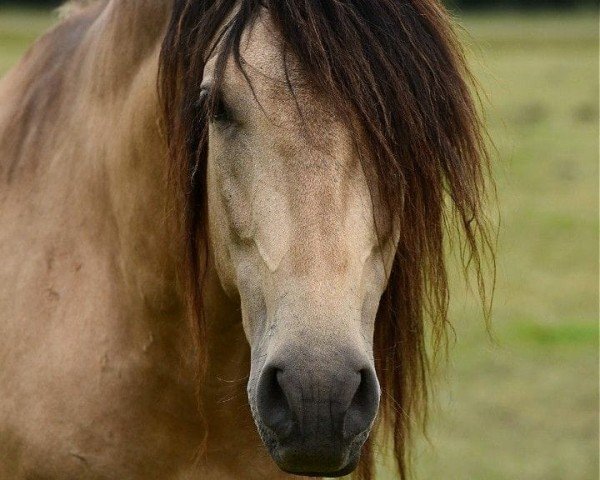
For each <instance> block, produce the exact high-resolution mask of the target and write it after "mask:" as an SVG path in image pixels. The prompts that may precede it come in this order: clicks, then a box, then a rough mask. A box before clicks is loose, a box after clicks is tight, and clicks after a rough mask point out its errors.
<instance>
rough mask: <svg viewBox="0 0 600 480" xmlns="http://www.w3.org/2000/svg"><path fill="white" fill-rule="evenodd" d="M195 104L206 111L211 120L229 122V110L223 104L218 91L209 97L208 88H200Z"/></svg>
mask: <svg viewBox="0 0 600 480" xmlns="http://www.w3.org/2000/svg"><path fill="white" fill-rule="evenodd" d="M210 102H212V103H210ZM197 106H198V107H199V108H201V109H205V111H208V114H209V119H210V121H211V122H231V120H232V118H231V114H230V111H229V109H228V108H227V106H226V105H225V102H224V100H223V97H222V96H221V94H220V92H217V93H216V95H215V97H214V98H211V92H210V89H209V88H204V89H202V91H201V92H200V97H199V99H198V103H197Z"/></svg>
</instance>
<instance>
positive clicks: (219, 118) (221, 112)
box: [211, 96, 231, 122]
mask: <svg viewBox="0 0 600 480" xmlns="http://www.w3.org/2000/svg"><path fill="white" fill-rule="evenodd" d="M211 119H212V121H214V122H228V121H230V120H231V117H230V115H229V111H228V109H227V106H226V105H225V102H224V101H223V99H222V98H221V96H219V97H217V98H216V99H215V103H214V106H213V108H212V113H211Z"/></svg>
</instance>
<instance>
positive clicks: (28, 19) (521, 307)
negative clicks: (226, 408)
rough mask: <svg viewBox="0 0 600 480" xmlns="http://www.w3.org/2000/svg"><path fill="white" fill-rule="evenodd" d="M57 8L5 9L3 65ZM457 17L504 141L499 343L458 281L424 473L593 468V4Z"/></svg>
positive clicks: (531, 474) (554, 477)
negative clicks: (571, 9) (451, 339)
mask: <svg viewBox="0 0 600 480" xmlns="http://www.w3.org/2000/svg"><path fill="white" fill-rule="evenodd" d="M53 21H54V18H53V17H52V16H51V15H49V14H48V13H44V12H16V11H14V10H13V11H2V10H0V74H1V73H4V72H5V71H6V70H7V69H8V68H9V67H10V66H11V65H12V64H14V63H15V61H16V60H17V59H18V57H19V56H20V55H21V54H22V53H23V51H24V50H25V49H26V48H27V45H28V44H29V43H31V41H32V40H33V39H34V38H35V37H36V36H37V35H38V34H39V33H40V32H41V31H42V30H44V29H45V28H46V27H47V26H49V25H50V24H51V23H52V22H53ZM460 23H461V24H462V25H463V26H464V29H465V34H464V37H465V41H466V42H467V43H468V44H469V48H470V50H471V58H472V62H473V66H474V69H475V72H476V73H477V76H478V77H479V79H480V80H481V84H482V87H483V90H484V92H485V94H486V98H487V100H486V103H487V117H488V124H489V127H490V134H491V137H492V139H493V140H494V142H495V144H496V147H497V155H496V160H495V172H496V178H497V183H498V191H499V200H500V210H501V216H502V223H501V229H500V238H499V249H498V285H497V290H496V298H495V308H494V331H495V337H496V343H493V342H491V341H490V340H489V338H488V337H487V334H486V331H485V329H484V326H483V324H482V322H481V318H480V317H481V315H480V312H479V310H477V308H476V306H475V305H474V304H473V302H471V301H469V300H467V299H468V298H469V297H468V295H466V294H465V293H464V292H463V291H462V290H461V288H460V287H459V286H457V287H456V289H455V293H456V295H455V298H456V299H457V300H456V301H455V302H454V305H453V308H452V311H453V318H454V323H455V326H456V332H457V341H456V343H455V344H454V346H453V349H452V357H451V359H452V361H451V363H450V367H449V368H448V369H446V374H445V375H443V376H441V378H440V381H439V383H440V386H439V388H438V395H437V406H436V407H435V408H434V411H433V415H432V425H431V428H430V437H431V443H427V442H425V441H423V442H421V443H420V445H419V448H418V452H417V459H416V460H417V461H416V472H417V474H418V475H417V478H420V479H427V480H437V479H444V480H495V479H502V480H520V479H527V480H595V479H597V478H598V420H599V419H598V401H599V399H598V18H597V16H596V15H595V14H594V13H593V12H588V13H586V12H579V13H574V14H568V13H560V14H555V13H544V14H527V15H525V14H514V13H513V14H493V15H492V14H490V15H484V14H478V15H475V16H466V17H464V18H461V19H460ZM463 299H465V300H464V301H463ZM390 478H391V477H390Z"/></svg>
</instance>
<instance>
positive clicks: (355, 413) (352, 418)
mask: <svg viewBox="0 0 600 480" xmlns="http://www.w3.org/2000/svg"><path fill="white" fill-rule="evenodd" d="M360 376H361V379H360V383H359V385H358V388H357V389H356V392H355V393H354V397H352V401H351V402H350V406H349V407H348V411H347V412H346V416H345V418H344V431H343V434H344V438H346V439H349V438H353V437H355V436H357V435H359V434H361V433H363V432H365V431H367V430H369V429H370V428H371V425H372V424H373V420H374V419H375V415H376V414H377V409H378V407H379V382H378V381H377V376H376V375H375V372H374V370H373V369H372V368H364V369H362V370H361V371H360Z"/></svg>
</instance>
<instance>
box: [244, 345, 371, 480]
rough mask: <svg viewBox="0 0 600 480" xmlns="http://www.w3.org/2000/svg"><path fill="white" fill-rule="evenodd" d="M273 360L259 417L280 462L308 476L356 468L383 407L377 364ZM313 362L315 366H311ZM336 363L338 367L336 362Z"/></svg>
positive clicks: (260, 386) (259, 396)
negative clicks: (381, 405)
mask: <svg viewBox="0 0 600 480" xmlns="http://www.w3.org/2000/svg"><path fill="white" fill-rule="evenodd" d="M352 357H355V358H354V361H346V362H340V361H339V356H338V357H337V358H338V360H337V361H335V362H333V361H330V362H327V361H326V360H322V361H319V362H307V359H306V358H303V359H296V360H297V361H294V358H293V356H292V357H291V358H290V357H288V358H286V359H285V361H275V360H270V361H269V360H267V362H266V363H265V365H264V367H263V368H262V371H261V373H260V376H259V378H258V382H257V390H256V412H255V417H257V418H255V419H256V422H257V425H258V428H259V432H260V434H261V436H262V438H263V441H264V442H265V444H266V445H267V447H268V448H269V451H270V453H271V455H272V457H273V458H274V460H275V461H276V462H277V464H278V465H279V467H280V468H281V469H282V470H284V471H285V472H288V473H292V474H296V475H306V476H328V477H336V476H342V475H346V474H348V473H350V472H351V471H353V470H354V469H355V468H356V466H357V464H358V460H359V458H360V451H361V448H362V446H363V444H364V443H365V441H366V440H367V438H368V435H369V432H370V430H371V427H372V425H373V422H374V420H375V416H376V414H377V409H378V406H379V395H380V389H379V383H378V381H377V377H376V375H375V369H374V368H373V366H372V364H371V363H370V362H369V361H367V360H366V359H363V360H362V361H356V357H360V356H359V355H352V356H350V357H349V358H352ZM311 363H312V365H311ZM332 363H335V367H333V366H332V365H331V364H332Z"/></svg>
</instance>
